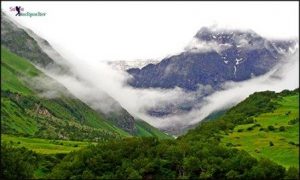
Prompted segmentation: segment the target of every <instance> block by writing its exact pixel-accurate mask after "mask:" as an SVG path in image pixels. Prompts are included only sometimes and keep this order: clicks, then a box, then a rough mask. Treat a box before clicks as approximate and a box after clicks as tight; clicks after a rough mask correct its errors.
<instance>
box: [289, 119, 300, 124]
mask: <svg viewBox="0 0 300 180" xmlns="http://www.w3.org/2000/svg"><path fill="white" fill-rule="evenodd" d="M297 122H299V118H295V119H292V120H290V121H289V122H288V124H289V125H294V124H296V123H297Z"/></svg>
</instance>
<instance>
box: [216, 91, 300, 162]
mask: <svg viewBox="0 0 300 180" xmlns="http://www.w3.org/2000/svg"><path fill="white" fill-rule="evenodd" d="M277 103H279V104H280V106H279V107H278V108H277V109H276V110H274V112H270V113H264V114H261V115H259V116H257V117H254V119H255V121H256V122H255V123H253V124H245V125H238V126H236V127H235V128H234V130H233V132H232V133H229V134H228V135H225V136H224V138H223V139H222V143H223V144H224V145H227V146H233V147H236V148H238V149H243V150H246V151H247V152H249V153H250V154H251V155H252V156H254V157H256V158H262V157H264V158H269V159H271V160H272V161H274V162H276V163H278V164H280V165H282V166H284V167H286V168H288V167H291V166H294V167H297V168H299V94H298V95H293V96H286V97H283V98H282V99H281V100H279V101H278V102H277ZM297 118H298V120H297ZM291 120H295V122H291Z"/></svg>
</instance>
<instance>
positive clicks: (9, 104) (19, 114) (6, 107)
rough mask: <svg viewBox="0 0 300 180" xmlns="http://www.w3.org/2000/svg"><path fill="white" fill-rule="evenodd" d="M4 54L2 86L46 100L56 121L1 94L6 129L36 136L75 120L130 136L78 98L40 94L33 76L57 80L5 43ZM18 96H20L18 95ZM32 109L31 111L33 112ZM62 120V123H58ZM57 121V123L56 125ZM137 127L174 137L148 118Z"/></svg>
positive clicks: (26, 96) (141, 132)
mask: <svg viewBox="0 0 300 180" xmlns="http://www.w3.org/2000/svg"><path fill="white" fill-rule="evenodd" d="M1 54H2V55H1V76H2V77H3V78H2V79H1V85H2V88H1V90H2V91H9V92H11V93H15V94H14V96H17V95H19V96H21V99H23V100H22V101H30V102H31V103H33V104H34V103H35V104H42V106H43V107H44V108H46V109H47V110H49V112H50V113H51V115H53V117H54V118H51V119H52V121H53V122H51V123H49V122H48V119H47V118H43V117H39V118H40V120H37V118H36V117H35V116H32V114H34V113H35V112H34V108H35V107H32V108H31V109H30V108H25V109H26V111H28V112H27V113H24V112H23V111H24V109H23V107H20V105H19V103H18V102H17V101H14V100H12V99H11V98H4V97H3V98H1V105H2V106H3V109H2V112H4V114H5V116H4V117H3V118H2V121H1V122H2V123H3V125H4V127H5V128H4V131H3V132H4V133H9V134H20V133H21V134H25V135H31V136H34V135H36V134H37V132H38V131H39V129H41V128H42V127H43V126H44V127H45V126H47V127H48V126H49V127H50V128H48V130H47V133H43V134H44V136H45V134H46V136H48V135H49V134H55V133H56V130H55V129H56V128H57V126H62V127H65V126H67V125H68V124H71V125H74V126H77V127H78V126H83V127H85V128H90V127H92V128H96V129H100V130H102V131H104V133H110V132H113V135H115V134H118V135H119V136H130V135H129V134H128V133H127V132H125V131H123V130H121V129H119V128H117V127H116V126H115V125H114V124H113V123H112V122H110V121H106V120H105V119H104V118H103V117H101V116H99V114H98V113H96V112H95V111H93V110H92V109H90V108H89V107H88V106H86V105H85V104H84V103H82V102H81V101H79V100H77V99H76V98H69V97H61V98H59V99H57V98H56V99H46V98H40V97H38V96H37V94H38V93H37V92H36V90H34V89H32V88H30V86H29V85H28V83H29V82H30V81H31V78H34V77H43V78H45V79H47V81H48V80H49V81H50V82H54V80H52V79H50V78H49V77H47V76H45V75H44V74H43V73H42V72H41V71H39V70H38V69H36V68H35V67H34V66H33V65H32V64H31V63H29V62H28V61H27V60H26V59H24V58H22V57H19V56H17V55H15V54H13V53H11V52H10V51H9V50H7V49H6V48H4V47H1ZM54 83H56V82H54ZM62 88H63V87H62ZM66 91H67V90H66ZM10 96H11V94H10ZM14 99H17V97H15V98H14ZM30 113H31V115H29V114H30ZM41 119H43V120H41ZM66 119H67V120H69V121H68V123H66V121H64V122H62V121H60V120H66ZM60 123H61V125H58V124H60ZM53 124H55V126H56V127H55V126H54V125H53ZM52 126H54V127H52ZM136 127H137V129H138V131H137V133H136V136H148V137H149V136H155V137H158V138H162V139H165V138H170V136H168V135H166V134H164V133H163V132H160V131H159V130H157V129H156V128H154V127H152V126H151V125H149V124H147V123H146V122H141V121H139V122H137V124H136ZM42 137H43V136H42ZM52 138H55V137H52Z"/></svg>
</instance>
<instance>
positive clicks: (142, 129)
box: [135, 120, 172, 139]
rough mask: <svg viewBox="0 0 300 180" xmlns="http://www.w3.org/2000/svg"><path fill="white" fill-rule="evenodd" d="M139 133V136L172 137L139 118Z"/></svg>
mask: <svg viewBox="0 0 300 180" xmlns="http://www.w3.org/2000/svg"><path fill="white" fill-rule="evenodd" d="M135 124H136V127H137V133H136V136H139V137H157V138H159V139H172V137H171V136H170V135H167V134H165V133H163V132H161V131H159V130H158V129H156V128H154V127H153V126H151V125H150V124H148V123H146V122H145V121H141V120H137V121H136V123H135Z"/></svg>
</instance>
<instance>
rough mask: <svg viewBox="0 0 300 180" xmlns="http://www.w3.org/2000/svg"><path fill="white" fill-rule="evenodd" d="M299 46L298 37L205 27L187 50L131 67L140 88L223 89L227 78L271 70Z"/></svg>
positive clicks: (233, 78) (238, 77) (135, 83)
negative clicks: (277, 37) (280, 37)
mask: <svg viewBox="0 0 300 180" xmlns="http://www.w3.org/2000/svg"><path fill="white" fill-rule="evenodd" d="M297 49H298V42H297V41H295V40H268V39H266V38H263V37H262V36H260V35H258V34H256V33H255V32H253V31H239V30H222V29H209V28H206V27H204V28H202V29H200V31H198V32H197V34H196V35H195V36H194V37H193V40H192V41H191V43H190V44H189V45H188V46H187V47H186V50H185V51H184V52H182V53H180V54H178V55H174V56H171V57H167V58H165V59H163V60H162V61H161V62H159V63H158V64H149V65H147V66H145V67H143V68H132V69H128V70H127V72H128V73H129V74H131V75H132V77H133V78H132V79H131V80H130V81H129V82H128V83H129V84H130V85H131V86H133V87H136V88H150V87H154V88H167V89H169V88H174V87H180V88H183V89H185V90H188V91H195V90H197V89H198V88H199V85H204V86H205V85H209V86H211V87H212V88H213V89H220V88H221V85H222V83H224V82H226V81H236V82H238V81H243V80H247V79H250V78H252V77H254V76H260V75H262V74H264V73H266V72H268V71H269V70H270V69H271V68H273V67H274V66H275V65H276V64H278V63H279V62H280V61H281V59H283V58H286V57H287V56H289V55H291V54H293V53H294V52H295V51H296V50H297Z"/></svg>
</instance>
